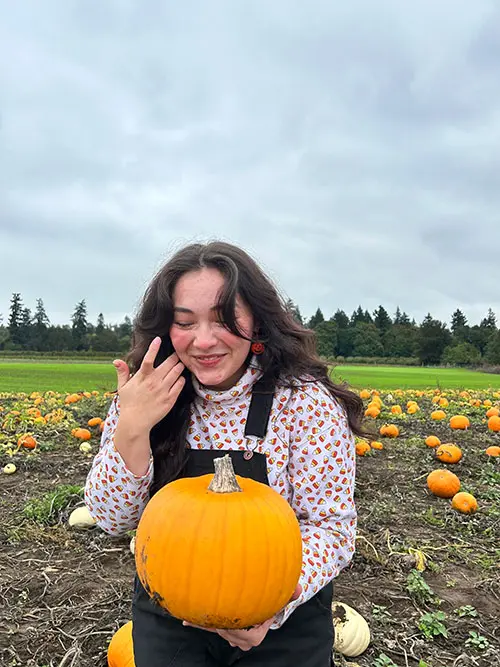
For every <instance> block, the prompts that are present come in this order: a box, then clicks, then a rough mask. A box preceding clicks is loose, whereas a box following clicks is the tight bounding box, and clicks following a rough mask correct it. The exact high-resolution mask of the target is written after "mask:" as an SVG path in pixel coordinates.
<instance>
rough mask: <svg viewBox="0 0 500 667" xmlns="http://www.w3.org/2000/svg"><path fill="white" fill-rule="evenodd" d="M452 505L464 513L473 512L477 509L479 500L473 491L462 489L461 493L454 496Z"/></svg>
mask: <svg viewBox="0 0 500 667" xmlns="http://www.w3.org/2000/svg"><path fill="white" fill-rule="evenodd" d="M451 506H452V507H453V509H454V510H457V512H462V514H473V513H474V512H476V511H477V500H476V499H475V498H474V496H473V495H472V494H471V493H466V492H465V491H460V493H457V494H455V495H454V496H453V498H452V500H451Z"/></svg>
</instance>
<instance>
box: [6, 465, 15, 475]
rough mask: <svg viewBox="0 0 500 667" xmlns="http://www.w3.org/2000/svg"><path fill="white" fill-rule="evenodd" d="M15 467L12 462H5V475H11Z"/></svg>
mask: <svg viewBox="0 0 500 667" xmlns="http://www.w3.org/2000/svg"><path fill="white" fill-rule="evenodd" d="M16 470H17V468H16V466H15V465H14V464H13V463H7V464H6V465H4V467H3V471H4V473H5V474H6V475H12V474H14V473H15V472H16Z"/></svg>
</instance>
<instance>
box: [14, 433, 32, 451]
mask: <svg viewBox="0 0 500 667" xmlns="http://www.w3.org/2000/svg"><path fill="white" fill-rule="evenodd" d="M36 445H37V442H36V438H34V437H33V436H32V435H28V434H26V435H21V436H20V438H19V439H18V441H17V446H18V447H24V449H36Z"/></svg>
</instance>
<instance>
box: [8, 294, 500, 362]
mask: <svg viewBox="0 0 500 667" xmlns="http://www.w3.org/2000/svg"><path fill="white" fill-rule="evenodd" d="M286 306H287V308H288V309H289V310H290V312H291V313H292V314H293V316H294V317H295V319H296V320H297V321H298V322H300V323H301V324H303V325H304V326H306V327H308V328H309V329H312V330H314V332H315V335H316V342H317V349H318V352H319V354H320V355H321V356H323V357H325V358H328V359H332V360H333V359H336V360H337V361H342V360H345V359H352V358H356V359H374V358H376V359H380V360H384V359H385V360H388V359H391V360H396V361H397V360H400V361H401V362H405V363H419V364H423V365H441V364H445V365H447V364H449V365H452V366H480V365H492V366H495V365H500V330H499V329H498V327H497V319H496V316H495V313H494V312H493V311H492V309H491V308H490V309H488V312H487V313H486V315H485V317H484V318H483V319H482V320H481V321H480V323H479V324H472V325H471V324H469V322H468V321H467V318H466V316H465V315H464V313H463V312H462V311H461V310H460V309H458V308H457V309H456V310H455V312H454V313H453V314H452V316H451V321H450V323H449V325H448V323H447V322H442V321H440V320H438V319H435V318H433V317H432V316H431V314H430V313H428V314H427V315H426V317H425V318H424V319H423V320H422V322H420V324H418V323H417V322H416V321H415V320H414V319H410V317H409V316H408V315H407V314H406V313H405V312H404V311H401V310H400V308H399V307H398V308H397V309H396V312H395V313H394V314H393V315H392V316H391V315H389V313H388V312H387V310H386V309H385V308H384V307H383V306H382V305H380V306H378V308H376V309H375V310H374V311H373V312H371V313H370V312H369V311H368V310H366V309H363V308H362V307H361V306H358V308H357V309H356V310H354V311H353V312H352V313H351V315H348V314H347V313H346V312H345V311H344V310H341V309H338V310H337V311H336V312H335V313H334V314H333V315H331V316H330V317H328V319H327V318H325V316H324V314H323V312H322V310H321V309H320V308H318V309H317V310H316V312H315V313H314V315H313V316H312V317H310V318H309V319H304V318H303V317H302V315H301V313H300V309H299V307H298V306H297V305H296V304H295V303H294V302H293V301H292V300H291V299H288V301H287V303H286ZM132 326H133V325H132V321H131V319H130V318H129V317H128V316H125V318H124V320H123V322H121V323H119V324H106V323H105V321H104V317H103V315H102V313H99V315H98V318H97V322H96V323H95V324H94V323H92V322H90V321H89V318H88V313H87V305H86V302H85V299H83V300H82V301H79V302H78V303H77V304H76V306H75V308H74V310H73V313H72V315H71V318H70V323H69V324H64V325H53V324H51V323H50V321H49V318H48V316H47V313H46V310H45V307H44V303H43V300H42V299H37V301H36V307H35V309H34V311H33V312H32V311H31V309H30V308H29V307H27V306H26V305H25V304H23V300H22V297H21V294H19V293H14V294H13V295H12V298H11V301H10V307H9V314H8V319H7V322H5V323H4V321H3V317H2V315H0V350H3V351H6V352H8V351H12V352H54V353H55V352H77V353H81V352H88V353H95V354H97V353H109V354H117V353H120V354H121V353H124V352H126V351H127V350H128V349H129V346H130V339H131V335H132Z"/></svg>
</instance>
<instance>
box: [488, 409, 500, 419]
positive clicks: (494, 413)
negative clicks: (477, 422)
mask: <svg viewBox="0 0 500 667" xmlns="http://www.w3.org/2000/svg"><path fill="white" fill-rule="evenodd" d="M499 416H500V410H499V409H498V408H490V409H489V410H487V411H486V417H487V418H489V417H499Z"/></svg>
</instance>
